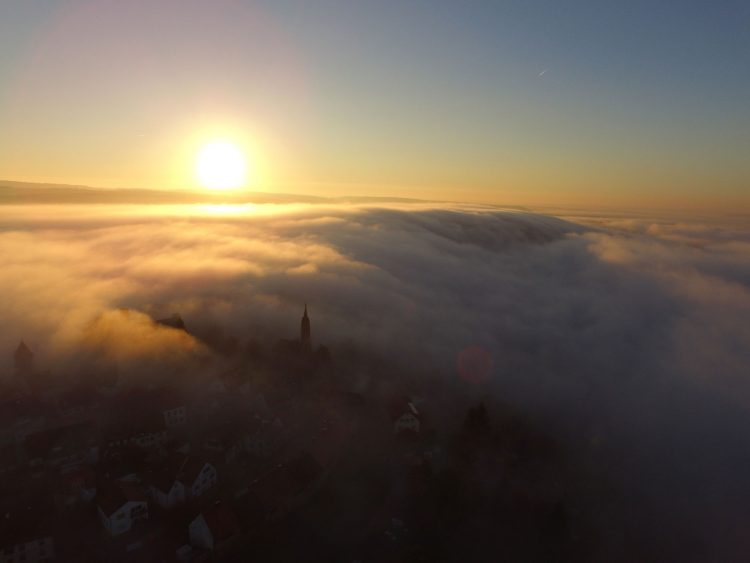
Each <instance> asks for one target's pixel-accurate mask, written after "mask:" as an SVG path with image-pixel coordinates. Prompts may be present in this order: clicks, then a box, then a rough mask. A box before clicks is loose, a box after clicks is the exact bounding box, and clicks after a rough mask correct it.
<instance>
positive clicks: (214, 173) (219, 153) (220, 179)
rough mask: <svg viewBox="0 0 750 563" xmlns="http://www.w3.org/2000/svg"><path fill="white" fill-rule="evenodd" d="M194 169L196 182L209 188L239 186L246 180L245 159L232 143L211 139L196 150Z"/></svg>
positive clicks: (217, 188)
mask: <svg viewBox="0 0 750 563" xmlns="http://www.w3.org/2000/svg"><path fill="white" fill-rule="evenodd" d="M195 171H196V175H197V177H198V182H200V184H201V186H203V187H204V188H207V189H209V190H231V189H235V188H241V187H242V186H244V185H245V182H246V180H247V159H246V158H245V155H244V154H243V152H242V150H240V148H239V147H238V146H237V145H235V144H234V143H231V142H229V141H224V140H216V141H211V142H210V143H208V144H206V145H204V146H203V147H202V148H201V149H200V151H199V152H198V158H197V160H196V165H195Z"/></svg>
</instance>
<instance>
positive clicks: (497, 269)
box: [0, 204, 750, 560]
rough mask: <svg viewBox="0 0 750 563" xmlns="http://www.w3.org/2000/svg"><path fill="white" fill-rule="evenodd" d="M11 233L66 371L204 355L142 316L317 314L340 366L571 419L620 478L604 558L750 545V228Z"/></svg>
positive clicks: (400, 223) (109, 228)
mask: <svg viewBox="0 0 750 563" xmlns="http://www.w3.org/2000/svg"><path fill="white" fill-rule="evenodd" d="M0 229H2V230H1V231H0V260H2V264H3V273H2V275H1V276H0V292H1V294H2V295H3V299H2V301H0V320H1V321H2V323H3V326H4V330H3V331H2V332H1V336H0V346H1V347H2V349H4V350H8V351H10V350H12V349H13V347H14V346H15V345H16V344H17V343H18V340H19V339H21V338H24V339H26V340H27V342H29V343H30V344H31V346H32V348H33V349H34V350H35V351H37V352H38V353H39V357H40V358H39V359H40V362H41V363H42V364H43V365H45V367H47V368H49V369H52V370H53V371H55V369H56V368H59V366H66V367H67V368H68V369H70V368H72V367H75V365H76V361H78V360H79V359H80V358H84V357H91V356H92V355H95V356H97V357H98V358H101V357H102V356H103V357H105V358H106V359H107V361H110V362H114V363H115V364H117V365H118V367H119V368H120V369H121V370H123V371H124V372H126V373H127V372H128V370H133V369H135V368H134V367H133V366H139V368H138V369H146V368H144V367H143V366H144V365H146V364H148V362H154V361H161V360H162V359H163V358H164V357H169V358H174V357H175V356H178V357H180V358H182V360H183V361H184V360H186V361H188V362H190V361H192V359H193V358H194V357H196V356H200V355H203V354H205V353H206V351H205V350H204V349H203V347H202V345H201V344H200V342H198V341H196V340H194V339H192V338H189V337H180V338H176V337H174V334H173V332H174V331H171V330H169V329H166V328H164V327H160V326H157V325H155V324H154V323H152V322H150V321H149V319H148V317H147V316H145V315H141V314H139V313H137V312H136V311H140V312H142V313H145V314H148V315H150V316H152V317H157V318H158V317H160V316H167V315H169V314H170V313H172V312H174V311H178V312H180V313H181V314H182V316H183V317H184V318H185V320H186V322H187V324H188V326H189V327H191V328H192V329H194V332H195V333H196V334H199V333H200V332H201V331H216V330H221V331H223V332H224V333H226V334H227V335H234V336H236V337H238V338H240V339H241V340H246V339H249V338H253V339H259V340H261V341H272V340H273V339H276V338H279V337H286V336H292V335H294V333H295V332H296V329H297V326H298V321H299V314H300V312H301V307H302V304H303V303H304V302H307V303H308V304H309V305H310V311H311V316H312V322H313V336H314V338H315V340H316V341H317V342H324V343H326V344H329V345H330V346H331V347H332V349H333V351H334V355H335V353H336V350H337V347H339V348H341V347H343V346H348V345H349V344H350V343H351V344H352V345H355V346H357V347H359V348H361V349H364V350H366V351H368V352H369V353H372V354H373V355H377V356H380V357H383V358H386V359H388V360H389V361H390V362H392V364H391V365H393V366H394V370H396V368H398V371H397V372H398V373H403V370H406V371H408V372H410V373H413V374H417V375H418V376H419V377H423V378H430V377H433V378H440V379H439V380H440V381H443V380H445V379H449V380H451V381H454V382H455V385H456V389H459V390H463V391H464V392H467V393H470V394H471V393H474V394H476V395H477V396H490V397H503V398H504V399H505V400H508V401H512V402H514V403H517V404H519V405H522V406H523V407H524V408H525V409H526V410H527V412H529V413H530V414H533V415H534V416H537V417H539V419H540V420H546V421H549V422H550V424H551V425H552V424H554V428H556V429H557V431H558V432H559V433H560V435H561V436H564V437H565V439H567V440H569V441H570V443H571V444H573V447H574V448H577V450H576V451H577V453H578V454H580V455H581V456H582V459H587V460H589V462H590V463H591V464H592V465H593V466H594V467H596V469H595V470H596V471H599V472H605V473H607V478H608V479H611V480H612V481H613V482H614V483H617V485H616V487H615V490H616V491H618V492H617V493H615V492H613V493H612V494H611V495H610V496H605V497H600V496H599V493H595V492H592V493H591V498H589V499H587V502H586V503H584V504H585V506H586V510H590V511H593V512H596V513H597V514H598V516H599V517H600V518H602V519H603V520H602V521H605V522H606V521H607V519H608V518H609V519H611V522H612V525H611V527H610V528H611V534H610V535H611V537H607V538H603V539H602V542H603V545H605V546H618V545H619V546H620V547H622V548H623V549H625V551H624V552H622V553H627V549H626V546H627V545H628V544H629V543H632V542H634V541H638V542H640V543H641V544H644V543H645V544H649V543H651V544H653V549H654V552H653V554H654V555H656V556H658V555H659V553H661V552H660V551H659V550H666V551H665V552H664V553H662V555H665V554H669V553H672V554H673V553H676V552H678V551H680V550H682V549H683V548H684V549H685V551H686V552H688V553H691V554H692V555H693V556H694V557H695V558H696V559H698V560H701V559H703V560H705V559H706V558H707V557H713V553H714V552H713V551H712V550H714V549H715V548H716V546H717V545H721V546H723V547H722V548H721V549H723V550H724V552H723V554H724V555H725V557H724V558H723V560H731V558H732V557H733V556H734V555H735V554H736V553H740V552H741V550H742V549H743V547H744V546H743V541H744V539H743V538H744V536H745V533H744V526H745V523H746V522H747V521H748V520H749V519H750V505H748V503H747V502H739V501H738V499H746V498H748V496H749V495H750V430H749V429H750V413H749V411H748V408H750V382H749V381H748V376H749V375H750V321H749V320H748V319H750V235H749V234H748V233H750V230H748V229H746V225H743V224H741V223H738V222H735V223H733V224H732V227H731V228H730V229H727V228H724V227H722V225H721V224H717V223H712V224H708V223H698V222H695V221H692V222H677V221H654V220H652V219H650V218H639V217H627V218H623V217H605V216H602V217H595V218H592V217H586V218H576V219H574V220H564V219H559V218H554V217H550V216H545V215H538V214H532V213H526V212H520V211H511V210H502V209H493V208H487V207H459V206H454V207H449V206H419V205H411V206H403V205H402V206H400V207H397V206H391V207H388V206H382V207H379V208H370V207H364V206H343V205H341V206H336V205H323V204H321V205H303V206H299V205H296V206H295V205H288V206H285V205H269V206H245V207H240V208H236V209H235V208H211V209H204V208H196V207H185V208H172V207H170V208H155V207H152V208H149V210H148V212H147V213H144V210H143V209H139V208H131V207H119V208H98V207H95V206H91V207H80V208H79V207H72V206H70V207H49V208H46V207H35V208H33V209H30V208H24V207H15V208H9V207H8V208H5V209H4V210H0ZM119 308H128V309H133V310H135V311H132V312H130V313H124V312H122V311H120V312H118V309H119ZM467 350H468V352H467ZM477 350H480V351H481V353H482V354H489V357H490V358H491V370H490V371H489V372H487V373H486V374H485V373H481V374H479V375H480V376H479V377H478V376H476V375H477V374H466V373H463V375H464V378H463V379H462V377H461V374H460V373H459V370H458V369H457V367H456V366H457V360H458V358H459V357H461V354H462V352H463V354H464V355H465V354H467V353H469V354H471V353H472V351H477ZM7 356H9V354H8V355H7ZM464 357H465V356H464ZM7 359H8V358H4V361H5V363H4V364H3V366H4V369H5V370H6V371H7V370H8V369H9V366H8V363H7ZM144 362H145V364H144ZM469 363H470V364H471V362H469ZM485 376H486V377H485ZM436 381H437V379H436ZM353 382H354V374H353ZM357 382H358V383H357V384H358V385H361V386H364V387H365V388H366V386H367V385H368V384H371V381H370V379H368V376H367V375H366V374H365V375H361V374H359V376H358V379H357ZM353 384H354V383H353ZM618 495H619V496H618ZM687 534H689V536H688V535H687ZM634 538H637V540H636V539H634ZM670 550H671V551H670ZM622 553H621V554H620V555H622ZM625 558H626V557H625ZM614 559H617V557H612V558H611V560H614Z"/></svg>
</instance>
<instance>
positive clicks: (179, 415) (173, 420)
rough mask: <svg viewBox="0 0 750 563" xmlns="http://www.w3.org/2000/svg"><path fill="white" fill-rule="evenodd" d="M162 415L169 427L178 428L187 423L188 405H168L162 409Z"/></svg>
mask: <svg viewBox="0 0 750 563" xmlns="http://www.w3.org/2000/svg"><path fill="white" fill-rule="evenodd" d="M162 415H163V416H164V424H165V425H166V427H167V428H176V427H178V426H185V425H186V424H187V407H186V406H185V405H175V406H172V407H167V408H166V409H164V410H163V411H162Z"/></svg>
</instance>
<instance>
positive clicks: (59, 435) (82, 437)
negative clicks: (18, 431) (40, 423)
mask: <svg viewBox="0 0 750 563" xmlns="http://www.w3.org/2000/svg"><path fill="white" fill-rule="evenodd" d="M24 449H25V451H26V455H27V457H28V460H29V464H30V465H31V466H32V467H35V466H39V465H46V466H48V467H52V468H56V469H60V470H61V471H63V472H64V471H69V470H71V469H73V468H75V467H78V466H80V465H86V464H89V465H90V464H94V463H96V462H97V461H98V460H99V447H98V446H97V444H96V438H95V436H94V430H93V427H92V426H91V424H88V423H79V424H71V425H68V426H62V427H59V428H50V429H48V430H43V431H41V432H34V433H32V434H29V435H28V436H26V439H25V440H24Z"/></svg>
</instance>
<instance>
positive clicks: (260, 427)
mask: <svg viewBox="0 0 750 563" xmlns="http://www.w3.org/2000/svg"><path fill="white" fill-rule="evenodd" d="M282 429H283V424H282V423H281V421H280V420H279V419H278V418H276V419H275V420H274V421H273V422H271V421H268V420H263V419H261V418H260V417H259V416H257V415H256V416H255V417H253V418H251V419H250V420H249V421H248V422H247V424H246V426H245V437H244V444H243V445H244V448H245V451H246V452H247V453H249V454H251V455H254V456H256V457H269V456H270V455H271V454H272V453H273V452H274V451H275V450H276V449H277V448H278V447H279V445H280V444H281V438H282Z"/></svg>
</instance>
